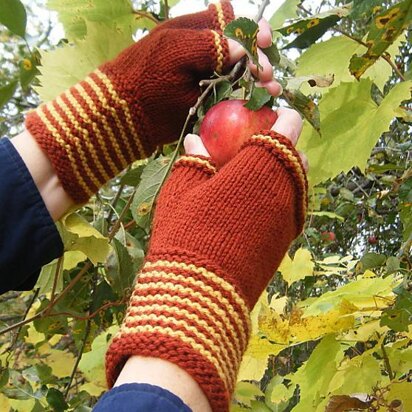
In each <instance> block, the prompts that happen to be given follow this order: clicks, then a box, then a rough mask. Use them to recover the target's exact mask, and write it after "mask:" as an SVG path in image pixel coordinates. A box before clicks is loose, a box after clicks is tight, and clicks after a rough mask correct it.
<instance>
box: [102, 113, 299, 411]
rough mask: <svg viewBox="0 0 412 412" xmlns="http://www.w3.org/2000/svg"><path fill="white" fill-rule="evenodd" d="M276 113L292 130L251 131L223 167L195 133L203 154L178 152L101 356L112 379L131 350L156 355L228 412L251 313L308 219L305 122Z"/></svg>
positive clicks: (282, 125) (283, 125)
mask: <svg viewBox="0 0 412 412" xmlns="http://www.w3.org/2000/svg"><path fill="white" fill-rule="evenodd" d="M279 117H280V120H279V122H277V124H278V126H277V127H278V128H281V129H282V128H288V129H287V130H286V132H287V134H288V137H285V136H282V135H280V134H279V133H277V132H275V131H273V130H271V131H266V132H261V134H259V135H254V136H252V137H251V138H250V139H249V140H248V141H247V142H246V143H245V144H244V146H243V148H242V149H241V150H240V152H239V153H238V154H237V156H235V157H234V158H233V159H232V160H230V161H229V162H228V163H227V164H226V165H225V166H223V167H222V168H221V169H220V170H219V171H216V168H215V166H214V165H213V163H212V162H211V161H210V159H209V158H208V157H206V156H205V155H207V152H205V149H204V148H202V147H201V146H200V145H198V144H197V143H196V142H195V141H194V139H196V138H193V137H192V138H189V139H187V140H186V143H185V144H186V149H187V150H188V151H189V152H192V149H193V147H196V148H200V149H199V150H200V153H196V156H194V155H186V156H182V157H181V158H180V159H179V160H178V161H177V162H176V164H175V166H174V169H173V171H172V173H171V176H170V177H169V179H168V181H167V182H166V184H165V186H164V187H163V189H162V191H161V193H160V196H159V199H158V203H157V207H156V211H155V218H154V224H153V231H152V236H151V240H150V245H149V250H148V254H147V257H146V262H145V265H144V267H143V269H142V271H141V273H139V275H138V277H137V279H138V282H137V283H136V286H135V290H134V292H133V294H132V297H131V300H130V305H129V308H128V311H127V314H126V317H125V319H124V322H123V325H122V327H121V328H120V331H119V333H118V335H117V336H116V337H115V338H114V339H113V341H112V343H111V345H110V348H109V350H108V353H107V356H106V371H107V378H108V382H109V385H112V384H113V383H114V381H115V380H116V377H117V375H118V374H119V372H120V370H121V368H122V366H123V365H124V363H125V362H126V360H127V359H128V358H129V357H130V356H134V355H137V356H149V357H150V356H151V357H156V358H161V359H163V360H166V361H170V362H172V363H174V364H175V365H177V366H179V367H180V368H181V369H184V370H185V371H186V372H187V373H188V374H189V375H191V376H192V377H193V378H194V379H195V380H196V382H197V383H198V384H199V385H200V387H201V388H202V390H203V392H204V393H205V395H206V397H207V398H208V400H209V403H210V405H211V408H212V410H214V411H221V412H226V411H228V405H229V401H230V398H231V395H232V393H233V390H234V385H235V382H236V375H237V371H238V368H239V364H240V360H241V358H242V355H243V353H244V351H245V350H246V346H247V343H248V339H249V335H250V310H251V309H252V308H253V306H254V305H255V303H256V301H257V299H258V298H259V296H260V294H261V293H262V291H263V290H264V289H265V288H266V286H267V284H268V282H269V281H270V279H271V277H272V276H273V274H274V273H275V272H276V268H277V267H278V265H279V263H280V261H281V259H282V258H283V256H284V254H285V253H286V251H287V249H288V247H289V245H290V242H291V241H292V240H293V239H294V238H295V237H296V236H297V235H298V234H299V233H300V232H301V231H302V228H303V223H304V219H305V211H306V207H307V182H306V177H305V172H304V167H303V164H302V161H301V160H300V157H299V154H298V153H297V152H296V150H295V149H294V146H293V143H296V140H297V137H298V135H299V130H300V128H301V120H300V117H299V116H297V115H296V112H292V111H288V110H281V111H280V113H279ZM286 120H290V121H291V122H290V123H288V122H287V121H286ZM292 142H293V143H292ZM191 146H192V147H191ZM199 155H200V156H199Z"/></svg>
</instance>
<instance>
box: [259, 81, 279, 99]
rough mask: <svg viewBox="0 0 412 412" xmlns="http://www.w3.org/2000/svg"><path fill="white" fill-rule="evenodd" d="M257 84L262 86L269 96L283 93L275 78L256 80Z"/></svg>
mask: <svg viewBox="0 0 412 412" xmlns="http://www.w3.org/2000/svg"><path fill="white" fill-rule="evenodd" d="M256 84H257V86H259V87H264V88H265V89H266V90H267V91H268V92H269V94H270V95H271V96H273V97H278V96H280V95H281V94H282V93H283V88H282V85H281V84H280V83H278V82H277V81H276V80H269V81H268V82H256Z"/></svg>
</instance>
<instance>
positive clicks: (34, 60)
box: [20, 53, 40, 90]
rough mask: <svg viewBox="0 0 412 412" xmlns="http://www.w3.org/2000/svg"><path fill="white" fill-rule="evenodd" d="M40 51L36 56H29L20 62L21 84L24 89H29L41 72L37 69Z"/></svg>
mask: <svg viewBox="0 0 412 412" xmlns="http://www.w3.org/2000/svg"><path fill="white" fill-rule="evenodd" d="M39 58H40V56H38V53H36V55H34V56H28V57H26V58H25V59H23V60H22V61H21V62H20V84H21V87H22V88H23V90H28V88H29V86H30V83H31V82H32V81H33V80H34V78H35V77H36V76H37V75H39V74H40V72H39V70H38V69H37V65H38V64H39Z"/></svg>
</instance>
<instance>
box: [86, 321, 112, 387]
mask: <svg viewBox="0 0 412 412" xmlns="http://www.w3.org/2000/svg"><path fill="white" fill-rule="evenodd" d="M118 329H119V327H118V326H116V325H114V326H111V327H110V328H108V329H106V330H105V331H104V332H103V333H101V334H100V335H98V336H97V337H96V338H95V339H94V340H93V343H92V347H91V350H90V351H89V352H87V353H84V354H83V356H82V358H81V359H80V363H79V370H80V371H81V372H82V373H83V375H84V376H85V377H86V379H87V380H88V381H89V382H95V383H97V384H99V385H100V384H101V385H103V386H104V385H105V384H106V375H105V367H104V357H105V354H106V351H107V346H108V344H109V341H110V339H111V338H112V337H113V336H114V335H115V333H116V332H117V331H118Z"/></svg>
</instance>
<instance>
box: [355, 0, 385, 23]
mask: <svg viewBox="0 0 412 412" xmlns="http://www.w3.org/2000/svg"><path fill="white" fill-rule="evenodd" d="M382 4H383V1H382V0H353V3H352V11H351V12H350V17H351V18H352V19H359V18H361V17H362V16H363V15H365V14H370V12H371V10H372V14H375V13H378V12H380V11H381V10H382Z"/></svg>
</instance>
